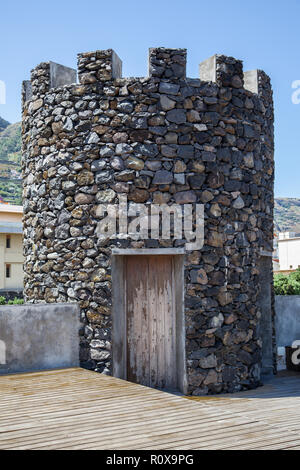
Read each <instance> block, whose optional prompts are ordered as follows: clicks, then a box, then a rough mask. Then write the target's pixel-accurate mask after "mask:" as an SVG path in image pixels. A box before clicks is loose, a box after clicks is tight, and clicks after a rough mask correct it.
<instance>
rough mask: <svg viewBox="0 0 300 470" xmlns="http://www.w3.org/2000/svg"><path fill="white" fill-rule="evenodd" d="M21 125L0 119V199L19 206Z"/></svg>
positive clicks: (20, 188) (20, 187)
mask: <svg viewBox="0 0 300 470" xmlns="http://www.w3.org/2000/svg"><path fill="white" fill-rule="evenodd" d="M21 192H22V181H21V124H20V123H16V124H10V123H9V122H7V121H5V120H4V119H2V118H1V117H0V198H1V199H2V200H3V201H5V202H9V203H11V204H21V203H22V201H21Z"/></svg>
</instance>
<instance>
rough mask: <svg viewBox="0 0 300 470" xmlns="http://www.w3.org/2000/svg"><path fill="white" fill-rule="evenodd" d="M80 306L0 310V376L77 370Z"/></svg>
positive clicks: (28, 307)
mask: <svg viewBox="0 0 300 470" xmlns="http://www.w3.org/2000/svg"><path fill="white" fill-rule="evenodd" d="M79 317H80V313H79V306H78V305H77V304H75V303H74V304H68V303H65V304H35V305H33V304H27V305H20V306H19V305H18V306H17V305H11V306H4V307H2V306H1V307H0V375H1V374H8V373H15V372H29V371H34V370H43V369H54V368H61V367H76V366H78V364H79V327H80V323H79Z"/></svg>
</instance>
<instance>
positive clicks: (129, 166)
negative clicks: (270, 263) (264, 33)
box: [22, 48, 274, 395]
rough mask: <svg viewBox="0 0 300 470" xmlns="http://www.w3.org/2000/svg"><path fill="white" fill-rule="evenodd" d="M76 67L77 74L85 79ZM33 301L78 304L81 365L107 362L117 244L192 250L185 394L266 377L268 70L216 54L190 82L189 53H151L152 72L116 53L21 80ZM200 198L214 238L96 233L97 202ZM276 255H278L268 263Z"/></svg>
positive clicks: (187, 272)
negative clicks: (262, 271) (263, 270)
mask: <svg viewBox="0 0 300 470" xmlns="http://www.w3.org/2000/svg"><path fill="white" fill-rule="evenodd" d="M77 76H78V81H77ZM22 94H23V179H24V254H25V296H26V300H27V301H29V302H45V301H46V302H72V301H75V302H78V303H79V305H80V308H81V317H82V324H83V326H82V331H81V363H82V365H83V366H85V367H88V368H91V369H95V370H98V371H103V370H104V371H105V372H108V371H110V370H111V351H113V345H112V342H111V328H112V319H111V309H112V279H111V269H112V268H111V266H112V253H113V250H115V249H135V250H138V249H148V250H151V249H159V250H164V249H171V248H172V249H181V250H182V251H183V252H184V253H185V268H184V278H185V326H186V338H185V340H186V368H187V383H188V392H189V393H191V394H194V395H201V394H211V393H220V392H228V391H231V392H232V391H237V390H242V389H245V388H251V387H255V386H257V385H258V383H259V381H260V371H261V368H262V366H261V358H262V341H261V334H260V330H259V325H260V317H261V311H260V306H259V300H258V296H259V291H260V280H259V262H260V257H261V254H262V253H265V254H266V253H269V254H270V253H271V251H272V241H273V182H274V136H273V120H274V114H273V100H272V89H271V84H270V79H269V77H268V76H267V75H266V74H265V73H264V72H263V71H260V70H255V71H250V72H248V71H246V72H244V71H243V65H242V61H240V60H237V59H234V58H232V57H226V56H223V55H215V56H213V57H211V58H210V59H208V60H206V61H204V62H202V63H201V64H200V78H188V77H186V50H185V49H169V48H152V49H150V50H149V72H148V75H147V76H145V77H140V78H137V77H132V78H124V77H122V62H121V60H120V59H119V58H118V56H117V54H116V53H115V52H114V51H113V50H111V49H109V50H105V51H101V50H100V51H95V52H88V53H82V54H79V55H78V70H77V71H76V70H73V69H70V68H67V67H64V66H61V65H58V64H55V63H53V62H45V63H42V64H40V65H39V66H38V67H36V68H35V69H34V70H33V71H32V74H31V80H30V81H26V82H24V84H23V92H22ZM125 196H126V198H127V206H126V207H128V209H129V208H134V207H136V205H138V204H145V205H147V206H150V205H151V204H156V205H157V204H158V205H159V204H166V205H168V206H170V205H172V204H176V205H179V206H182V207H183V206H184V205H185V204H191V206H192V207H193V208H195V206H196V204H203V206H204V246H203V248H202V249H199V250H198V249H195V250H192V251H190V250H189V249H188V248H187V241H186V240H185V239H184V238H182V239H170V240H166V239H162V238H161V239H150V238H149V239H146V238H145V239H143V238H141V239H138V240H136V239H135V240H133V239H130V237H127V238H115V239H107V240H103V239H99V236H98V234H97V227H98V224H99V212H97V210H96V208H97V207H98V206H99V204H114V205H117V204H118V202H119V198H120V197H125ZM270 259H271V258H270Z"/></svg>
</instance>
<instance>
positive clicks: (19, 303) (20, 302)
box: [7, 297, 24, 305]
mask: <svg viewBox="0 0 300 470" xmlns="http://www.w3.org/2000/svg"><path fill="white" fill-rule="evenodd" d="M23 303H24V300H23V299H18V298H17V297H15V298H14V300H9V301H8V302H7V305H21V304H23Z"/></svg>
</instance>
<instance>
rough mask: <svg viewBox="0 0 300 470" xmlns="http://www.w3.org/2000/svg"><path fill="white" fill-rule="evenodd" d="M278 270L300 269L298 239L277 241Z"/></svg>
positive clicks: (299, 243)
mask: <svg viewBox="0 0 300 470" xmlns="http://www.w3.org/2000/svg"><path fill="white" fill-rule="evenodd" d="M278 250H279V264H280V270H288V269H297V268H299V267H300V238H298V237H297V238H287V239H281V240H278Z"/></svg>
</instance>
